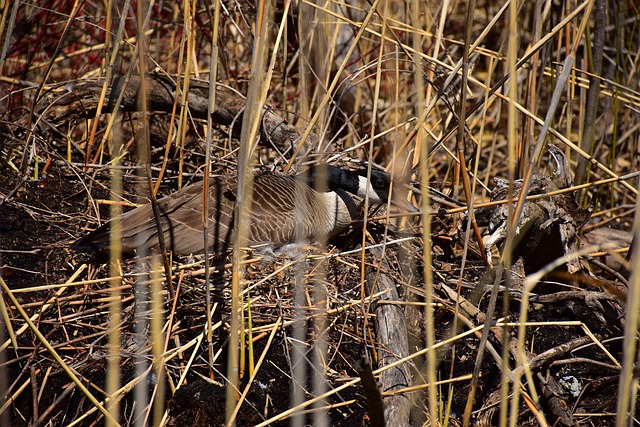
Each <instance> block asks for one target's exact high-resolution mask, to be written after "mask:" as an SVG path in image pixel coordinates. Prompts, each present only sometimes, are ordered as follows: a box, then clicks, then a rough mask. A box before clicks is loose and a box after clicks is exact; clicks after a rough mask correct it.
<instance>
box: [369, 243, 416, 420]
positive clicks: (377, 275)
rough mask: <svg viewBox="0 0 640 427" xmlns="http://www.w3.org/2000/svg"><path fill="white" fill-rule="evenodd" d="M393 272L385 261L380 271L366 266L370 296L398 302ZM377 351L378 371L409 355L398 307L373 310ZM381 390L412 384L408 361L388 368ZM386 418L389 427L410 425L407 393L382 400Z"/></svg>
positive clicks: (375, 250)
mask: <svg viewBox="0 0 640 427" xmlns="http://www.w3.org/2000/svg"><path fill="white" fill-rule="evenodd" d="M371 253H372V254H373V255H374V256H375V257H376V258H378V259H380V258H382V256H383V252H382V249H381V248H373V249H371ZM385 271H392V268H391V266H389V263H388V262H387V260H386V258H384V259H383V260H382V266H381V270H380V271H378V269H377V268H375V267H367V271H366V282H367V287H368V290H369V293H381V295H380V301H393V302H398V301H399V299H400V298H399V296H398V291H397V289H396V283H395V282H394V281H393V280H392V279H391V277H389V276H388V275H387V274H385V273H384V272H385ZM373 309H374V312H375V314H376V317H375V325H376V332H377V334H376V335H377V341H378V343H380V349H379V351H378V368H379V369H380V368H384V367H385V366H388V365H390V364H392V363H394V362H396V361H398V360H400V359H402V358H404V357H407V356H408V355H409V341H408V337H407V324H406V321H405V317H404V310H403V307H402V305H399V304H380V303H378V304H376V305H375V306H374V307H373ZM379 382H380V389H381V391H382V392H383V393H385V392H386V393H388V392H391V391H394V390H397V389H402V388H405V387H408V386H410V385H411V384H412V381H411V370H410V366H409V362H405V363H402V364H400V365H398V366H395V367H393V368H390V369H387V370H385V371H383V372H382V373H381V374H380V381H379ZM383 403H384V418H385V423H386V425H387V426H394V427H395V426H408V425H410V424H409V417H410V414H411V399H410V398H409V396H408V395H406V394H395V395H390V396H384V397H383Z"/></svg>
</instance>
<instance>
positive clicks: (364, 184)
mask: <svg viewBox="0 0 640 427" xmlns="http://www.w3.org/2000/svg"><path fill="white" fill-rule="evenodd" d="M367 172H368V171H367V169H358V170H354V171H352V170H348V169H341V168H339V167H335V166H324V167H312V168H311V169H310V170H309V171H308V174H307V179H308V180H309V184H310V185H311V186H312V187H313V188H314V189H315V190H316V191H321V192H326V191H340V190H343V191H348V192H349V193H351V194H354V195H356V196H359V197H362V198H365V197H368V198H369V201H370V202H373V203H387V201H388V200H389V191H390V187H391V178H390V177H389V174H387V173H385V172H381V171H378V170H371V175H370V178H368V177H367V176H368V174H367Z"/></svg>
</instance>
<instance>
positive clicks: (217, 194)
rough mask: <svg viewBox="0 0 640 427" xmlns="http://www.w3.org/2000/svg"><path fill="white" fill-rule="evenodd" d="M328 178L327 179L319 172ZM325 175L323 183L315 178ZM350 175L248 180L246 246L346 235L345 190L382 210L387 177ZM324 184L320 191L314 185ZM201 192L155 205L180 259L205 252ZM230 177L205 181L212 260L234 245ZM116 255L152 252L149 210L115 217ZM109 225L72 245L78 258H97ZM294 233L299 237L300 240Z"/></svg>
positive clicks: (348, 208) (352, 208)
mask: <svg viewBox="0 0 640 427" xmlns="http://www.w3.org/2000/svg"><path fill="white" fill-rule="evenodd" d="M322 171H326V172H322ZM322 173H326V178H325V179H324V180H323V179H321V178H320V176H321V174H322ZM366 177H367V170H366V169H362V170H357V171H350V170H345V169H340V168H337V167H333V166H327V167H324V168H312V169H310V170H309V171H308V173H307V174H303V175H299V176H291V175H285V174H281V173H276V172H263V173H258V174H256V175H255V177H254V185H253V197H252V201H253V203H252V207H251V211H250V215H249V217H250V227H249V235H248V238H249V241H248V244H249V245H250V246H254V245H262V244H265V245H268V246H270V247H273V248H279V247H281V246H283V245H285V244H289V243H294V242H296V241H305V240H306V241H313V240H315V239H316V238H317V237H319V236H327V237H332V236H334V235H336V234H337V233H339V232H340V231H342V230H344V229H345V228H346V227H347V226H348V225H349V224H350V223H351V221H352V219H353V218H354V216H355V214H356V205H355V202H354V201H353V200H352V199H351V197H350V196H349V195H348V194H347V193H346V192H347V191H348V192H350V193H352V194H356V195H358V196H360V197H365V195H367V194H368V196H369V200H370V201H372V202H374V203H383V202H384V203H386V202H387V198H388V195H389V185H390V179H389V176H388V175H387V174H385V173H383V172H380V171H375V170H372V171H371V180H370V181H367V178H366ZM323 181H324V182H326V191H320V190H318V189H315V188H314V186H316V185H315V184H317V183H319V182H323ZM202 186H203V183H202V181H201V182H198V183H194V184H191V185H188V186H186V187H184V188H182V189H181V190H179V191H177V192H175V193H173V194H170V195H168V196H166V197H163V198H161V199H159V200H158V201H157V204H158V208H159V210H160V222H161V228H162V232H163V233H164V241H165V244H166V245H167V249H169V250H171V251H172V252H174V253H176V254H179V255H189V254H196V253H201V252H204V239H203V235H202V233H203V227H202V216H201V215H202V213H201V212H202V190H203V189H202ZM236 187H237V180H236V177H235V176H233V177H229V176H215V177H211V179H210V180H209V205H208V210H209V216H208V217H209V221H210V223H209V245H210V248H211V250H212V251H213V252H212V253H223V252H225V251H227V250H228V249H229V247H230V244H231V242H232V240H231V234H232V230H233V213H234V206H235V202H236ZM120 220H121V229H122V250H123V252H124V253H125V254H132V253H134V251H135V250H136V249H151V248H155V249H157V247H158V229H157V227H156V221H155V218H154V216H153V211H152V208H151V205H150V204H147V205H144V206H140V207H138V208H135V209H133V210H131V211H128V212H126V213H124V214H123V215H122V216H121V217H120ZM109 230H110V223H106V224H104V225H103V226H102V227H100V228H98V229H97V230H95V231H93V232H92V233H90V234H88V235H86V236H84V237H82V238H80V239H79V240H77V241H76V242H75V243H73V244H72V246H71V247H72V249H74V250H76V251H79V252H97V251H101V250H105V249H106V248H108V247H109ZM297 233H300V234H299V235H298V234H297Z"/></svg>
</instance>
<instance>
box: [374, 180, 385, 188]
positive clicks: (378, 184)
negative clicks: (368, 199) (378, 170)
mask: <svg viewBox="0 0 640 427" xmlns="http://www.w3.org/2000/svg"><path fill="white" fill-rule="evenodd" d="M373 186H374V187H377V188H383V187H384V181H383V180H382V179H381V178H376V179H375V180H374V181H373Z"/></svg>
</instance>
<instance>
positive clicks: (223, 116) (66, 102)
mask: <svg viewBox="0 0 640 427" xmlns="http://www.w3.org/2000/svg"><path fill="white" fill-rule="evenodd" d="M125 83H126V82H125V78H124V77H116V78H114V79H113V81H112V82H111V84H110V85H109V87H108V88H107V93H106V100H105V105H104V106H103V108H102V112H103V113H111V112H113V110H114V108H115V104H116V102H117V99H118V96H119V94H120V93H121V92H122V91H124V95H123V97H122V103H121V105H120V111H122V112H136V111H139V102H138V97H139V88H140V76H133V77H132V78H131V80H130V81H129V83H128V84H125ZM103 85H104V79H93V80H79V81H77V82H73V83H68V82H67V83H65V84H64V86H60V87H59V88H57V89H55V90H54V91H53V92H51V93H50V96H49V97H48V98H47V99H46V100H45V102H41V104H40V105H41V111H42V114H43V118H44V119H45V122H49V123H52V124H54V125H59V124H62V123H67V122H70V121H73V120H76V119H78V118H83V119H84V118H92V117H95V114H96V111H97V107H98V101H99V99H100V93H101V91H102V87H103ZM146 88H147V94H148V95H147V108H148V110H149V111H162V112H171V111H172V109H173V104H174V100H175V98H176V96H179V95H176V80H175V78H173V77H169V76H166V75H160V74H155V73H151V74H148V75H147V76H146ZM208 98H209V83H208V82H206V81H203V80H199V79H191V81H190V85H189V97H188V100H189V113H190V114H191V116H192V117H194V118H198V119H206V117H207V105H208ZM245 105H246V99H245V97H244V96H243V95H241V94H240V93H239V92H237V91H235V90H233V89H231V88H229V87H227V86H224V85H222V84H218V85H217V88H216V103H215V109H214V113H213V115H212V121H213V122H214V123H216V124H219V125H225V126H231V127H232V128H231V132H233V134H234V135H236V136H238V135H240V127H241V125H242V114H243V112H244V108H245ZM301 135H302V134H301V132H300V131H299V130H298V129H297V128H295V127H294V126H293V125H291V124H289V123H287V122H286V120H284V119H283V118H282V117H280V116H279V115H278V114H276V113H275V112H274V111H273V110H272V109H271V108H269V107H265V108H264V111H263V117H262V120H261V128H260V143H261V144H263V145H265V146H268V145H271V146H273V147H274V148H276V149H277V150H279V151H280V152H282V153H284V152H287V151H288V150H291V149H295V148H296V147H297V145H298V144H299V143H300V137H301ZM316 140H317V138H316V136H315V135H313V134H312V135H310V136H309V141H307V145H308V146H314V144H315V142H316Z"/></svg>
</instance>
